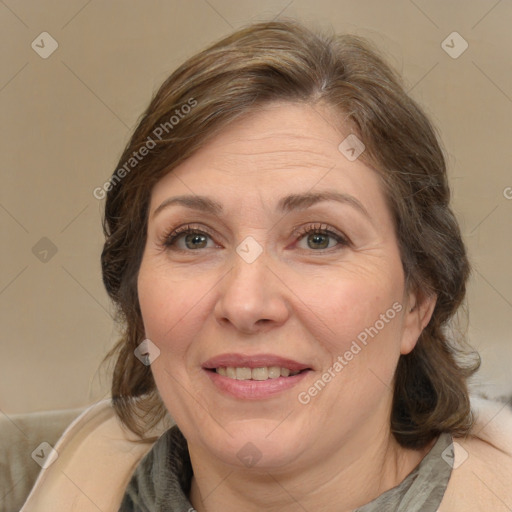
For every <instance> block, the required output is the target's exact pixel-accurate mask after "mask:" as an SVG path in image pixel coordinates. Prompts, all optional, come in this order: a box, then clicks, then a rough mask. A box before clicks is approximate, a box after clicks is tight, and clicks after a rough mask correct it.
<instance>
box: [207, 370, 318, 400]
mask: <svg viewBox="0 0 512 512" xmlns="http://www.w3.org/2000/svg"><path fill="white" fill-rule="evenodd" d="M205 372H206V373H207V374H208V377H210V379H211V381H212V382H213V384H214V385H215V386H216V387H217V389H219V390H220V391H222V392H223V393H225V394H227V395H231V396H232V397H235V398H243V399H245V400H262V399H264V398H270V397H273V396H276V395H278V394H279V393H282V392H283V391H287V390H289V389H291V388H293V387H294V386H296V385H297V384H298V383H299V382H301V381H302V380H303V379H304V378H305V377H306V375H307V374H308V373H309V370H306V371H303V372H301V373H298V374H297V375H293V376H292V377H277V379H267V380H236V379H230V378H229V377H225V376H223V375H219V374H218V373H217V372H214V371H209V370H205Z"/></svg>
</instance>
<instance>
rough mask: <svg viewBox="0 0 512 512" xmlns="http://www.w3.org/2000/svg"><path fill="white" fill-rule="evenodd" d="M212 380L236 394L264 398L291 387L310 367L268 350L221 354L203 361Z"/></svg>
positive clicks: (204, 368)
mask: <svg viewBox="0 0 512 512" xmlns="http://www.w3.org/2000/svg"><path fill="white" fill-rule="evenodd" d="M202 368H203V370H205V371H206V372H207V374H208V376H209V377H210V380H211V382H212V383H213V384H214V385H215V386H216V387H217V388H218V389H219V390H221V391H222V392H225V393H228V394H230V395H232V396H235V397H236V398H245V399H247V398H251V399H255V398H267V397H271V396H274V395H276V394H278V393H280V392H282V391H285V390H287V389H290V388H292V387H294V386H295V385H296V384H297V383H298V382H299V381H301V380H302V378H303V377H305V376H306V374H307V373H309V372H310V371H312V370H313V369H312V368H311V367H310V366H308V365H306V364H303V363H300V362H298V361H294V360H292V359H287V358H283V357H279V356H275V355H271V354H260V355H255V356H246V355H241V354H223V355H220V356H217V357H214V358H212V359H210V360H208V361H207V362H205V363H204V364H203V365H202Z"/></svg>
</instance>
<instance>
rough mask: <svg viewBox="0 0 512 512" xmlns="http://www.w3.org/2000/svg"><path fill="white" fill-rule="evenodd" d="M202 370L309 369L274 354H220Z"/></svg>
mask: <svg viewBox="0 0 512 512" xmlns="http://www.w3.org/2000/svg"><path fill="white" fill-rule="evenodd" d="M202 366H203V368H205V369H207V370H213V369H215V368H220V367H226V368H228V367H233V368H242V367H245V368H263V367H268V366H279V367H280V368H288V369H289V370H292V371H295V372H296V371H301V370H307V369H310V368H311V367H310V366H308V365H307V364H303V363H299V362H298V361H294V360H293V359H288V358H285V357H281V356H277V355H274V354H255V355H251V356H249V355H244V354H220V355H218V356H215V357H212V358H211V359H208V361H206V362H204V363H203V365H202Z"/></svg>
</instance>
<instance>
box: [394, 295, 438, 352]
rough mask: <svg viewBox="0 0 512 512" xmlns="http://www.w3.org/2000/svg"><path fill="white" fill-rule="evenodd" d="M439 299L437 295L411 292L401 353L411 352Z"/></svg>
mask: <svg viewBox="0 0 512 512" xmlns="http://www.w3.org/2000/svg"><path fill="white" fill-rule="evenodd" d="M436 301H437V295H435V294H433V295H419V294H415V293H411V294H410V295H409V301H408V304H411V305H410V306H409V307H408V308H407V310H406V311H407V313H405V318H404V326H403V331H402V341H401V345H400V353H401V354H408V353H409V352H411V351H412V350H413V349H414V347H415V346H416V343H417V341H418V338H419V337H420V334H421V333H422V331H423V329H425V327H426V326H427V325H428V323H429V322H430V319H431V318H432V314H433V312H434V308H435V305H436Z"/></svg>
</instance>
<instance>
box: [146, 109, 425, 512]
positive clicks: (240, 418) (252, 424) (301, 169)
mask: <svg viewBox="0 0 512 512" xmlns="http://www.w3.org/2000/svg"><path fill="white" fill-rule="evenodd" d="M349 133H350V130H348V129H346V128H345V130H343V127H342V128H341V129H340V119H339V117H336V116H335V115H334V113H333V112H331V111H329V109H327V108H325V107H322V106H320V105H317V106H314V107H313V106H310V105H306V104H294V103H274V104H270V105H268V106H265V107H264V108H261V109H259V110H258V111H256V112H254V113H252V114H250V115H249V116H246V117H244V118H241V119H239V120H237V121H236V122H235V123H232V124H231V125H230V126H229V127H228V128H227V129H225V130H223V131H222V132H221V133H220V134H218V135H217V136H216V137H215V138H214V139H213V140H212V141H210V142H209V143H208V144H207V145H206V146H204V147H203V148H202V149H201V150H199V151H198V152H197V153H196V154H195V155H194V156H192V157H191V158H189V159H188V160H187V161H186V162H184V163H182V164H181V165H180V166H179V167H177V168H176V169H175V170H173V171H172V172H171V173H169V174H167V175H166V176H165V177H164V178H163V179H162V180H161V181H160V182H159V183H158V184H157V185H156V186H155V188H154V190H153V193H152V197H151V205H150V213H149V221H148V237H147V244H146V247H145V252H144V256H143V260H142V264H141V268H140V272H139V277H138V292H139V301H140V305H141V310H142V315H143V319H144V325H145V331H146V337H147V338H149V339H150V340H151V341H152V342H153V343H154V344H155V345H156V346H157V347H158V348H159V350H160V356H159V357H158V358H156V360H155V361H154V362H153V363H152V365H151V368H152V371H153V375H154V377H155V381H156V384H157V387H158V390H159V393H160V395H161V397H162V400H163V401H164V403H165V405H166V407H167V409H168V410H169V412H170V414H171V415H172V417H173V418H174V419H175V421H176V422H177V424H178V425H179V427H180V429H181V430H182V432H183V433H184V435H185V437H186V438H187V440H188V443H189V451H190V455H191V460H192V464H193V467H194V473H195V474H194V479H193V482H192V491H191V496H190V498H191V501H192V503H193V505H194V507H195V508H196V509H197V510H199V511H203V510H226V511H229V510H241V509H242V507H243V509H244V510H262V509H264V510H280V512H283V511H287V510H297V509H298V508H297V507H298V505H297V502H298V503H300V504H301V505H302V506H303V507H304V508H306V509H307V510H326V511H327V510H337V511H340V510H345V509H346V510H350V509H352V508H354V507H357V506H360V505H362V504H364V503H367V502H369V501H371V500H372V499H374V498H375V497H376V496H378V495H379V494H381V493H382V492H384V491H385V490H387V489H389V488H391V487H393V486H395V485H397V484H398V483H399V482H400V481H401V480H403V478H404V477H405V476H406V475H407V474H408V473H409V472H410V471H411V470H412V469H413V468H414V467H415V466H416V465H417V464H418V463H419V462H420V460H421V458H422V457H423V456H424V455H425V454H426V453H427V451H428V449H429V448H430V446H429V447H427V449H425V450H422V451H411V450H405V449H403V448H401V447H400V446H399V445H398V444H397V443H396V442H395V440H394V438H393V437H392V436H391V434H390V431H389V416H390V410H391V401H392V381H393V375H394V371H395V368H396V365H397V361H398V358H399V356H400V354H405V353H408V352H409V351H411V350H412V349H413V348H414V345H415V343H416V341H417V339H418V336H419V334H420V333H421V331H422V329H423V328H424V327H425V326H426V324H427V323H428V321H429V319H430V316H431V313H432V310H433V307H434V304H435V298H420V297H417V296H416V295H415V294H414V293H410V292H409V291H407V290H406V289H405V284H404V273H403V268H402V263H401V260H400V254H399V249H398V245H397V240H396V236H395V232H394V226H393V221H392V217H391V213H390V211H389V208H388V206H387V204H386V201H385V197H384V194H383V192H382V188H381V186H380V182H379V178H378V176H377V174H376V172H375V171H374V170H372V169H371V168H369V167H368V166H366V165H365V164H363V163H362V162H361V160H360V159H357V160H355V161H353V162H351V161H349V160H348V159H347V158H346V157H345V156H344V155H343V154H342V153H341V152H340V151H339V150H338V145H339V144H340V142H341V141H342V140H343V139H344V138H345V137H346V136H347V135H348V134H349ZM321 191H330V192H332V191H336V192H340V193H343V194H348V195H350V196H352V197H354V198H356V199H357V200H358V201H359V202H360V203H361V204H362V206H363V207H364V209H365V210H366V211H367V214H368V216H366V215H365V214H364V213H362V212H361V211H360V210H359V209H357V208H356V207H354V206H352V205H351V204H348V203H343V204H342V203H338V202H335V201H323V202H319V203H317V204H315V205H312V206H310V207H308V208H304V209H300V210H292V211H289V212H286V213H283V212H280V211H278V210H276V205H277V203H278V201H279V200H280V199H281V198H282V197H283V196H286V195H289V194H300V193H306V192H321ZM185 194H186V195H189V194H192V195H200V196H208V197H210V198H212V199H214V200H216V201H218V202H219V203H221V204H222V205H223V213H221V214H212V213H205V212H201V211H196V210H193V209H189V208H186V207H184V206H182V205H170V206H167V207H164V208H162V209H160V211H159V212H157V213H156V215H155V210H156V209H157V208H158V207H159V205H161V204H162V203H163V202H164V201H166V200H167V199H169V198H172V197H175V196H179V195H185ZM187 224H192V225H193V228H194V229H196V230H201V231H206V233H207V234H206V238H202V237H200V238H199V239H195V240H194V239H193V237H189V241H188V245H187V244H186V238H185V237H186V235H182V236H181V237H179V238H178V239H177V240H175V241H174V244H173V245H171V246H168V247H166V246H165V240H166V237H167V235H168V234H169V232H171V231H173V230H174V229H176V228H178V227H180V226H184V225H187ZM318 226H321V227H322V228H325V227H327V230H329V231H334V232H336V233H340V234H342V235H343V236H344V237H345V238H346V239H348V243H346V244H340V243H338V242H337V241H336V239H335V238H334V237H332V236H327V235H326V234H325V233H324V235H323V236H320V239H318V238H315V235H313V234H309V235H308V234H301V235H297V234H296V231H297V229H299V230H300V229H302V228H307V227H318ZM249 236H250V237H252V238H253V239H254V240H256V242H257V243H258V244H259V246H260V247H261V249H263V252H262V253H261V254H260V255H259V257H257V258H256V260H255V261H253V262H252V263H248V262H247V261H245V260H244V259H243V258H242V257H241V256H240V255H239V254H238V253H237V251H236V248H237V247H238V246H239V245H240V244H241V243H242V241H244V240H245V239H246V237H249ZM194 247H198V248H194ZM396 303H398V304H400V305H401V311H400V312H399V313H397V314H396V316H394V318H393V319H392V320H390V321H388V322H387V323H385V326H384V327H383V328H382V329H380V330H379V331H378V334H377V335H375V336H374V337H373V338H369V341H368V343H367V345H366V346H363V345H361V344H359V345H360V346H361V350H360V351H359V352H358V353H357V354H356V355H354V357H353V358H352V360H350V361H347V364H346V365H344V366H343V369H342V370H341V371H338V372H334V373H335V377H333V378H332V379H331V380H330V382H328V383H327V384H326V386H325V387H324V388H323V389H322V390H321V391H320V392H319V393H317V394H316V395H315V396H313V397H311V400H310V401H309V402H308V403H307V404H304V403H301V402H300V401H299V400H298V395H299V393H300V392H304V391H307V390H308V389H309V388H310V387H311V386H313V384H314V383H315V382H316V381H317V380H318V379H319V378H321V377H322V374H323V373H324V372H326V371H327V370H328V369H329V368H332V367H333V364H334V363H335V362H336V361H337V360H338V356H343V354H345V352H346V351H347V350H349V349H350V347H351V345H352V342H353V341H354V340H356V339H357V336H358V334H360V333H361V332H362V331H364V330H365V328H369V327H371V326H374V325H375V324H376V321H377V320H379V318H382V317H381V316H380V315H382V314H385V313H386V311H387V310H389V309H390V308H392V305H393V304H396ZM225 353H238V354H243V355H257V354H262V353H265V354H275V355H278V356H281V357H284V358H287V359H293V360H295V361H298V362H300V363H303V364H306V365H307V366H308V367H309V368H311V369H312V370H311V371H309V372H308V373H307V375H306V376H305V377H304V378H302V380H301V381H300V383H298V384H297V385H296V386H294V387H292V388H291V389H288V390H286V391H283V392H281V393H278V394H277V395H275V396H273V397H270V398H265V399H261V400H249V399H242V398H235V397H232V396H229V395H226V394H225V393H223V392H221V391H220V390H219V389H218V388H217V387H216V386H215V385H213V384H212V381H211V380H210V378H209V376H208V374H207V372H206V370H204V369H203V368H202V365H203V364H204V363H205V361H207V360H208V359H210V358H212V357H214V356H218V355H219V354H225ZM247 443H252V445H251V446H253V448H251V449H252V450H253V451H254V453H256V454H257V456H258V457H259V460H258V461H257V463H256V464H255V465H253V466H252V467H247V465H245V464H244V462H243V461H242V460H241V459H240V457H239V455H240V453H244V452H243V451H242V452H240V450H242V449H244V450H247V449H248V448H247ZM244 447H246V448H244ZM299 508H300V507H299Z"/></svg>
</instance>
